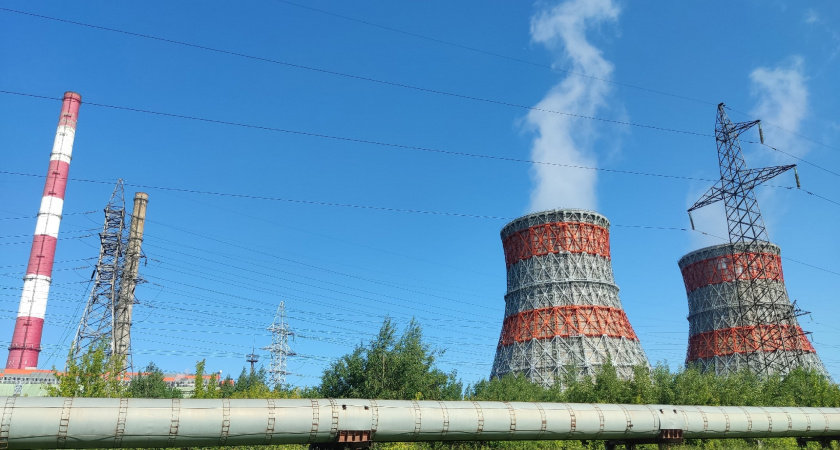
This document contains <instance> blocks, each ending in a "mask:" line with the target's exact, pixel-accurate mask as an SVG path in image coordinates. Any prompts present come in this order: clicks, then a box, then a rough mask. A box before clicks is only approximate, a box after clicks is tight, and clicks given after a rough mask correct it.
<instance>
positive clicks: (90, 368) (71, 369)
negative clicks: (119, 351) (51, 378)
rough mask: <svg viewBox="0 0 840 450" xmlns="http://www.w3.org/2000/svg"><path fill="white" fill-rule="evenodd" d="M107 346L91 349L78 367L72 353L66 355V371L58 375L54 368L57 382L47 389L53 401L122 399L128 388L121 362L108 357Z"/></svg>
mask: <svg viewBox="0 0 840 450" xmlns="http://www.w3.org/2000/svg"><path fill="white" fill-rule="evenodd" d="M105 349H106V344H102V345H99V346H96V347H90V348H88V350H87V351H86V352H85V353H84V354H82V359H81V361H80V362H79V363H78V364H77V362H76V360H75V359H73V358H72V355H73V353H72V349H71V351H70V354H68V355H67V369H66V370H65V372H64V373H63V374H62V373H59V372H58V371H57V370H56V369H55V367H53V369H52V370H53V374H54V375H55V378H56V379H57V380H58V383H57V384H55V385H48V386H47V395H49V396H50V397H122V396H124V395H125V391H126V384H125V380H124V379H123V377H122V367H123V360H122V358H117V357H109V356H108V355H107V354H106V351H105Z"/></svg>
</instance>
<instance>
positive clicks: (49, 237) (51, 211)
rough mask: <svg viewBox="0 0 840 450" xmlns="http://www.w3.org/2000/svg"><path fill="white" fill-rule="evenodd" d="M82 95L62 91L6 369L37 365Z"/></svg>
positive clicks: (26, 367)
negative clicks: (62, 94) (62, 98)
mask: <svg viewBox="0 0 840 450" xmlns="http://www.w3.org/2000/svg"><path fill="white" fill-rule="evenodd" d="M81 103H82V96H81V95H79V94H77V93H75V92H65V93H64V100H63V102H62V105H61V115H60V116H59V118H58V130H57V131H56V133H55V142H54V143H53V149H52V153H51V154H50V165H49V169H48V170H47V181H46V183H44V196H43V197H42V198H41V208H40V209H39V210H38V220H37V222H36V225H35V236H34V238H33V239H32V250H31V252H30V254H29V264H28V265H27V267H26V276H25V277H24V278H23V294H22V295H21V298H20V308H18V315H17V321H16V322H15V331H14V334H12V344H11V345H10V346H9V358H8V359H7V360H6V368H7V369H28V368H35V367H37V366H38V354H39V353H40V352H41V332H42V331H43V329H44V313H45V312H46V309H47V295H48V294H49V291H50V281H51V277H52V269H53V261H54V260H55V244H56V241H57V240H58V227H59V225H60V223H61V210H62V208H63V207H64V190H65V188H66V187H67V176H68V173H69V171H70V159H71V155H72V153H73V139H74V138H75V136H76V121H77V120H78V118H79V105H81Z"/></svg>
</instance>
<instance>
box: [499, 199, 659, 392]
mask: <svg viewBox="0 0 840 450" xmlns="http://www.w3.org/2000/svg"><path fill="white" fill-rule="evenodd" d="M609 227H610V222H609V220H607V218H606V217H604V216H602V215H601V214H598V213H596V212H592V211H586V210H579V209H558V210H552V211H543V212H538V213H534V214H529V215H526V216H523V217H520V218H518V219H516V220H514V221H512V222H510V223H509V224H507V225H506V226H505V227H504V228H502V231H501V237H502V245H503V247H504V252H505V265H506V266H507V294H505V319H504V322H503V324H502V333H501V336H500V337H499V343H498V346H497V347H496V359H495V361H494V363H493V370H492V373H491V377H502V376H504V375H507V374H509V373H512V374H523V375H525V377H527V378H528V379H529V380H531V381H533V382H535V383H539V384H542V385H543V386H551V385H553V384H554V383H555V381H558V382H559V381H560V380H561V379H562V376H563V375H564V374H565V373H566V372H567V370H574V371H576V372H577V373H576V374H574V375H575V376H591V375H593V374H594V373H595V372H596V371H597V369H598V368H599V367H601V366H602V365H603V364H604V363H606V362H607V361H608V360H609V361H611V362H612V364H613V365H614V366H615V367H616V370H617V372H618V375H619V376H620V377H622V378H625V379H626V378H629V377H631V376H632V372H633V367H634V366H640V365H641V366H645V367H648V366H649V363H648V360H647V357H646V356H645V353H644V351H643V350H642V346H641V344H640V343H639V339H638V337H637V336H636V333H635V332H634V331H633V327H632V326H630V321H629V320H628V319H627V315H626V314H625V313H624V309H623V308H622V306H621V301H620V300H619V298H618V286H616V284H615V280H614V279H613V272H612V260H611V258H610V235H609Z"/></svg>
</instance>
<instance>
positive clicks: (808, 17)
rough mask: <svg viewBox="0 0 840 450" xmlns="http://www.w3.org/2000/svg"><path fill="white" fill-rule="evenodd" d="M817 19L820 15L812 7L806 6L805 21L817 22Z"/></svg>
mask: <svg viewBox="0 0 840 450" xmlns="http://www.w3.org/2000/svg"><path fill="white" fill-rule="evenodd" d="M819 20H820V16H819V15H818V14H817V12H816V11H814V10H813V9H812V8H808V10H807V11H805V23H817V22H819Z"/></svg>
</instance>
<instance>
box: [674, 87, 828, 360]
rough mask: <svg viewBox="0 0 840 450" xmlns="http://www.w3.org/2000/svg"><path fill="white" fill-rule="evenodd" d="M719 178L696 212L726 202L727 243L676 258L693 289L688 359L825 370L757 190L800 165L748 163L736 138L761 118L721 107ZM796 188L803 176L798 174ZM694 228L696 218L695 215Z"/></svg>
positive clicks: (689, 288) (688, 290)
mask: <svg viewBox="0 0 840 450" xmlns="http://www.w3.org/2000/svg"><path fill="white" fill-rule="evenodd" d="M717 110H718V111H717V121H716V124H715V138H716V141H717V150H718V161H719V164H720V181H718V182H717V183H715V185H714V186H712V188H711V189H710V190H709V191H708V192H706V194H705V195H703V197H702V198H700V200H698V201H697V202H696V203H695V204H694V205H693V206H692V207H691V208H689V210H688V213H689V218H690V217H691V212H692V211H694V210H696V209H698V208H702V207H704V206H706V205H710V204H712V203H716V202H718V201H722V202H723V204H724V207H725V209H726V223H727V226H728V233H729V243H728V244H721V245H715V246H711V247H706V248H702V249H699V250H695V251H693V252H691V253H688V254H687V255H685V256H683V257H682V258H680V260H679V267H680V271H681V272H682V276H683V281H684V283H685V289H686V293H687V295H688V322H689V338H688V352H687V355H686V364H688V365H694V366H699V367H700V369H701V370H703V371H710V372H715V373H717V374H719V375H726V374H731V373H733V372H736V371H738V370H741V369H748V370H750V371H752V372H754V373H756V374H758V375H761V376H769V375H773V374H779V375H786V374H787V373H789V372H790V371H791V370H793V369H794V368H797V367H802V368H805V369H811V370H816V371H817V372H819V373H822V374H826V371H825V367H824V366H823V364H822V362H821V361H820V358H819V357H818V356H817V353H816V350H814V347H813V345H811V342H810V341H809V340H808V337H807V336H806V333H805V332H804V331H802V328H801V327H800V326H799V323H798V321H797V319H796V317H797V315H798V314H799V312H798V310H797V309H796V307H795V306H794V305H793V304H791V302H790V300H789V298H788V293H787V289H786V288H785V280H784V276H783V274H782V259H781V249H780V248H779V246H778V245H775V244H773V243H771V242H770V240H769V238H768V235H767V228H766V227H765V225H764V220H763V219H762V218H761V211H760V210H759V208H758V201H757V200H756V196H755V192H754V188H755V187H756V186H758V185H759V184H761V183H763V182H765V181H767V180H769V179H771V178H773V177H775V176H776V175H779V174H781V173H783V172H786V171H788V170H790V169H794V173H796V172H795V170H796V166H793V165H787V166H776V167H764V168H760V169H748V168H747V164H746V162H745V160H744V156H743V154H742V153H741V144H740V143H739V140H738V137H739V136H740V135H741V133H743V132H744V131H746V130H748V129H750V128H752V127H753V126H755V125H759V137H760V139H761V142H762V144H763V143H764V137H763V134H762V133H761V128H760V122H759V121H757V120H756V121H752V122H743V123H733V122H732V121H731V120H729V117H728V116H727V114H726V107H725V106H724V104H723V103H721V104H719V105H718V108H717ZM796 184H797V187H798V185H799V176H798V174H797V176H796ZM691 225H692V228H693V227H694V221H693V220H692V224H691Z"/></svg>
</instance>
